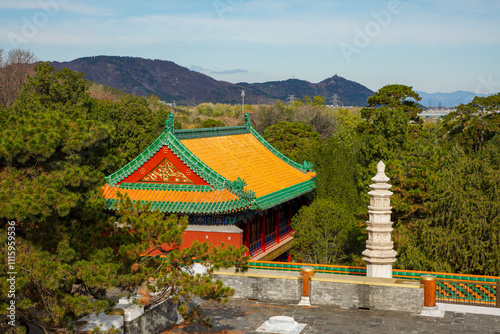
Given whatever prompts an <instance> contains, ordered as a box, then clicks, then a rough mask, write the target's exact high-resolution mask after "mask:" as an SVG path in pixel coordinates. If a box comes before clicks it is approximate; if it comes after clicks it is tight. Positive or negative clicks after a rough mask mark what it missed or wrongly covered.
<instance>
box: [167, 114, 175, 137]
mask: <svg viewBox="0 0 500 334" xmlns="http://www.w3.org/2000/svg"><path fill="white" fill-rule="evenodd" d="M174 123H175V116H174V113H172V112H171V113H170V115H168V117H167V120H166V121H165V132H172V133H173V132H174Z"/></svg>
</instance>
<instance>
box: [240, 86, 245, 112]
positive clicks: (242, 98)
mask: <svg viewBox="0 0 500 334" xmlns="http://www.w3.org/2000/svg"><path fill="white" fill-rule="evenodd" d="M241 100H242V101H241V112H242V113H245V91H244V90H242V91H241Z"/></svg>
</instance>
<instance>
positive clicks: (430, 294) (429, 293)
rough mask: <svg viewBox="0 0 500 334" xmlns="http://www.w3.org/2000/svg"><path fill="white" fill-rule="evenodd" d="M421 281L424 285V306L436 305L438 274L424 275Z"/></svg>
mask: <svg viewBox="0 0 500 334" xmlns="http://www.w3.org/2000/svg"><path fill="white" fill-rule="evenodd" d="M420 282H421V283H422V284H423V285H424V306H425V307H435V306H436V276H432V275H423V276H422V277H420Z"/></svg>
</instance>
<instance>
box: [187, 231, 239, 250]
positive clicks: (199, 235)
mask: <svg viewBox="0 0 500 334" xmlns="http://www.w3.org/2000/svg"><path fill="white" fill-rule="evenodd" d="M229 239H231V240H229ZM194 240H197V241H198V242H205V241H206V242H208V243H211V244H212V246H220V245H221V244H222V243H224V244H225V245H233V246H235V247H240V246H241V245H243V231H242V232H241V233H226V232H200V231H186V232H184V235H183V236H182V245H181V248H187V247H189V246H191V244H192V243H193V241H194Z"/></svg>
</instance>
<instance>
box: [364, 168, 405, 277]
mask: <svg viewBox="0 0 500 334" xmlns="http://www.w3.org/2000/svg"><path fill="white" fill-rule="evenodd" d="M372 181H373V182H375V183H374V184H372V185H370V188H371V189H372V190H371V191H370V192H369V193H368V195H369V196H370V206H368V215H369V220H368V221H367V222H366V223H367V225H368V227H367V228H366V231H367V232H368V240H367V241H366V250H365V251H364V252H363V255H364V257H363V260H364V261H365V262H366V276H367V277H385V278H392V264H393V263H394V262H395V261H396V254H397V252H396V251H395V250H394V249H393V248H394V242H393V241H392V239H391V232H392V221H391V209H392V207H391V198H390V197H391V195H392V192H390V191H389V189H390V188H391V187H392V186H391V185H390V184H388V183H387V182H389V178H388V177H387V176H386V175H385V165H384V163H383V162H382V161H380V162H379V163H378V164H377V175H375V177H374V178H372Z"/></svg>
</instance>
